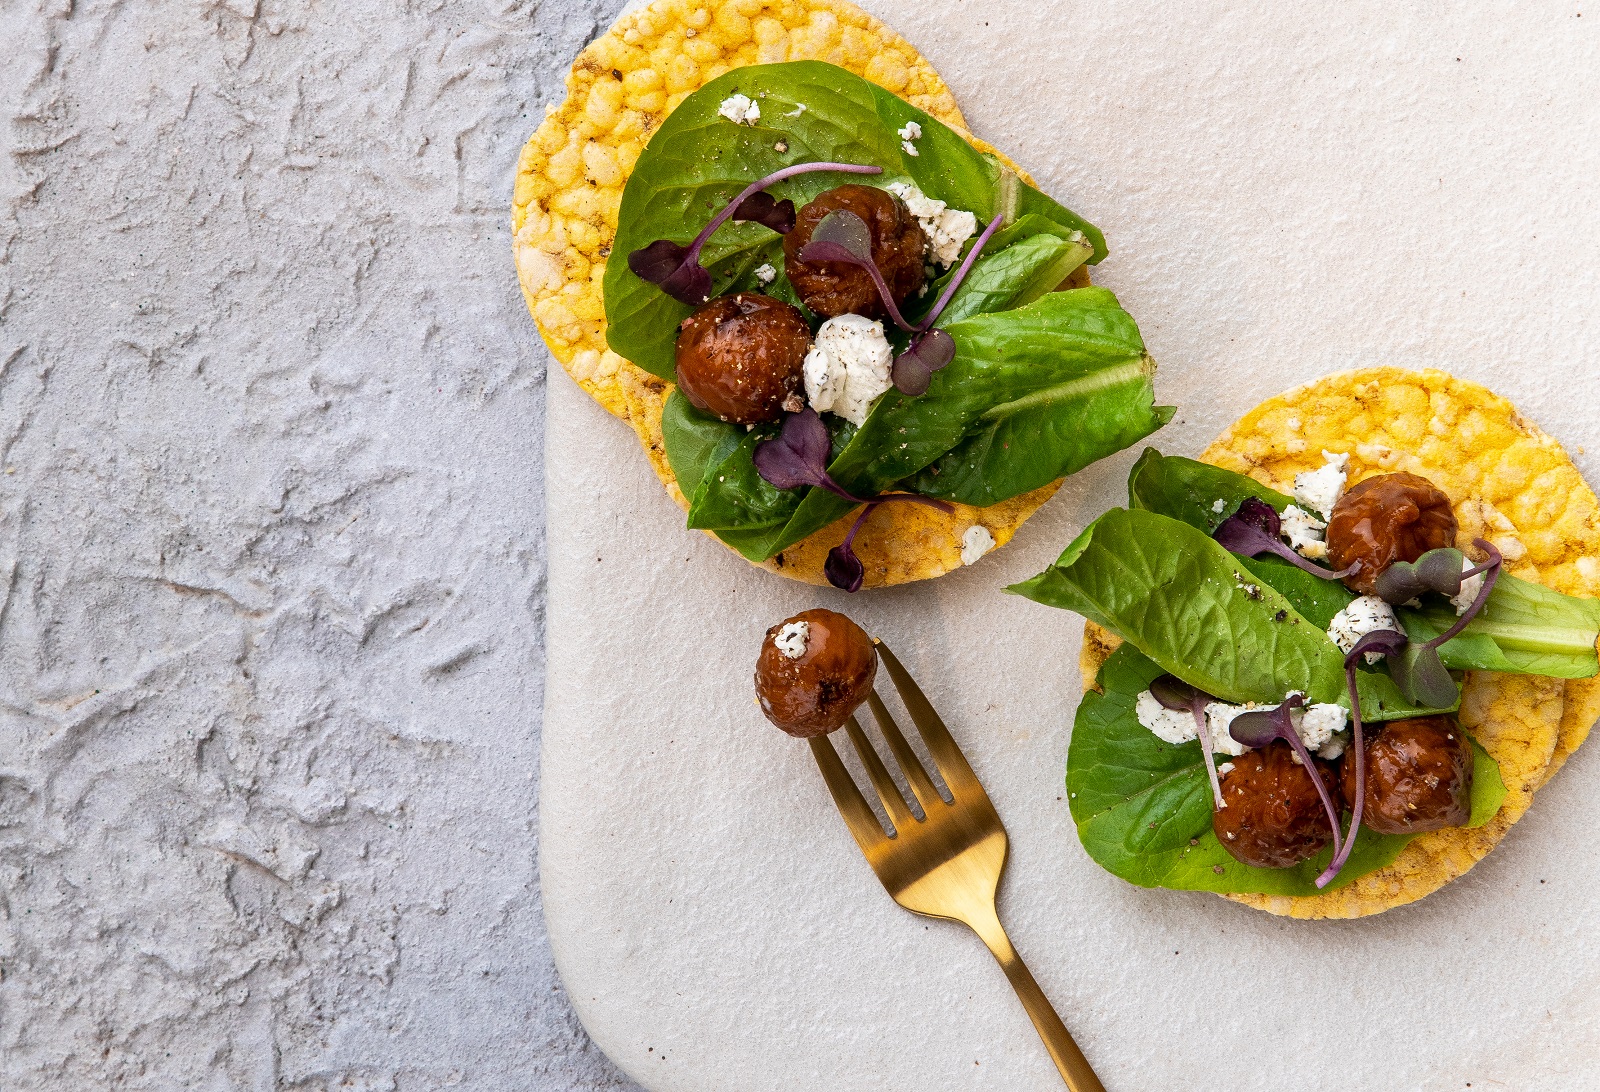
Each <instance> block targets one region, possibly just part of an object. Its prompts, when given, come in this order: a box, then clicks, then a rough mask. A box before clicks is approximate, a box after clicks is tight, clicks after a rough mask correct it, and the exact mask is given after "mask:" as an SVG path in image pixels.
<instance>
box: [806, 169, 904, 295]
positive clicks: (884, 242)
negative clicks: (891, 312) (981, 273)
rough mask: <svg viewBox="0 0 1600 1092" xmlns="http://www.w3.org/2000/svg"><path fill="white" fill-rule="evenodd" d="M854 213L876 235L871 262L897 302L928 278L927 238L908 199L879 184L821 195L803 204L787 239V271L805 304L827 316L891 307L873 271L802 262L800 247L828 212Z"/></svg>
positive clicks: (840, 263) (848, 186)
mask: <svg viewBox="0 0 1600 1092" xmlns="http://www.w3.org/2000/svg"><path fill="white" fill-rule="evenodd" d="M841 210H842V211H846V212H853V213H855V214H856V215H857V216H859V217H861V219H863V220H865V221H866V223H867V230H868V231H870V232H871V234H872V260H873V262H875V263H876V264H877V266H878V272H879V273H881V274H882V275H883V282H884V283H885V284H886V285H888V286H889V294H890V295H891V296H893V297H894V302H895V305H896V306H899V305H900V304H901V303H903V302H904V301H905V299H906V297H908V296H910V295H911V294H912V293H913V292H915V291H917V289H919V288H921V287H922V285H923V282H924V279H925V277H926V276H927V274H926V272H925V270H924V264H923V263H924V254H925V252H926V250H927V247H928V236H927V235H926V234H925V233H924V232H923V230H922V225H921V224H919V223H917V218H916V217H915V216H912V215H911V213H910V212H909V211H908V210H907V209H906V206H905V202H904V201H901V200H900V198H898V197H896V196H895V195H894V194H892V193H890V192H889V191H888V190H880V189H878V187H876V186H860V185H856V184H854V183H851V184H849V185H844V186H840V187H838V188H837V189H832V190H828V191H827V192H826V193H819V194H818V195H817V196H816V197H815V198H813V199H812V200H810V201H809V202H807V203H806V204H805V205H802V206H801V208H800V211H799V213H798V214H797V215H796V216H795V223H794V230H793V231H790V232H789V233H788V234H787V235H785V236H784V237H783V271H784V273H785V274H786V275H787V276H788V278H789V283H790V284H792V285H794V290H795V291H796V292H798V293H799V294H800V299H801V300H802V301H803V302H804V303H805V305H806V306H807V307H809V308H811V310H813V311H815V312H816V313H817V314H819V315H822V316H823V317H824V318H832V317H834V316H835V315H844V314H853V315H865V316H867V317H868V318H884V317H885V316H886V315H887V314H888V310H887V309H886V308H885V307H884V305H883V297H882V296H880V295H879V294H878V288H877V286H876V285H875V284H873V282H872V274H870V273H868V272H867V271H866V270H865V269H862V268H861V267H860V266H856V265H851V264H850V263H848V262H802V261H801V260H800V250H801V248H803V247H804V246H805V245H806V244H807V243H809V242H810V241H811V233H812V231H814V230H815V229H816V226H817V224H818V223H819V222H820V221H821V220H822V218H823V217H824V216H826V215H828V213H830V212H839V211H841Z"/></svg>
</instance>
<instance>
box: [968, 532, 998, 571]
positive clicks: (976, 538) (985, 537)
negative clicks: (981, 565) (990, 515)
mask: <svg viewBox="0 0 1600 1092" xmlns="http://www.w3.org/2000/svg"><path fill="white" fill-rule="evenodd" d="M992 549H994V536H993V535H991V534H990V533H989V528H987V527H985V526H984V525H983V524H981V523H974V524H973V525H972V526H971V527H968V528H967V530H966V533H965V534H963V535H962V536H961V564H963V565H971V564H972V563H973V562H974V561H977V560H978V559H979V558H980V557H982V556H983V555H984V554H986V553H988V552H989V551H990V550H992Z"/></svg>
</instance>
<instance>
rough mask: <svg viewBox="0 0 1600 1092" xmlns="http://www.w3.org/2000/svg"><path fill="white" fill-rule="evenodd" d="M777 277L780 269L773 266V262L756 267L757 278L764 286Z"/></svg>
mask: <svg viewBox="0 0 1600 1092" xmlns="http://www.w3.org/2000/svg"><path fill="white" fill-rule="evenodd" d="M777 277H778V271H777V270H776V269H773V268H772V263H771V262H768V263H767V264H766V265H763V266H758V267H757V268H756V280H758V281H760V282H761V284H762V286H763V287H765V286H766V285H769V284H771V283H772V282H773V281H774V280H776V279H777Z"/></svg>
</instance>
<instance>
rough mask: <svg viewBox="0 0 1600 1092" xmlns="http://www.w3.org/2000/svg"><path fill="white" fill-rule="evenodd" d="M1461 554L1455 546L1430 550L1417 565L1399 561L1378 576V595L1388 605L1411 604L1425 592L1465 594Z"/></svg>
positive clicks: (1375, 588)
mask: <svg viewBox="0 0 1600 1092" xmlns="http://www.w3.org/2000/svg"><path fill="white" fill-rule="evenodd" d="M1461 569H1462V556H1461V551H1460V550H1457V549H1455V548H1454V547H1451V546H1446V547H1442V548H1440V549H1438V550H1429V551H1428V552H1427V553H1425V554H1423V555H1422V556H1421V557H1419V558H1417V560H1416V561H1415V562H1410V561H1396V562H1394V563H1393V564H1391V565H1390V566H1389V567H1388V568H1387V569H1385V570H1383V572H1381V573H1379V574H1378V579H1377V581H1376V582H1375V585H1374V591H1375V592H1376V593H1377V595H1378V598H1380V599H1382V600H1383V601H1384V602H1385V603H1395V604H1399V603H1409V602H1411V600H1413V599H1415V598H1416V597H1417V596H1419V595H1421V594H1422V593H1423V592H1430V591H1434V592H1438V593H1440V594H1441V595H1458V594H1460V592H1461V581H1462V579H1463V576H1464V574H1463V573H1462V571H1461Z"/></svg>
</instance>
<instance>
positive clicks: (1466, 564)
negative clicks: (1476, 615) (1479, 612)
mask: <svg viewBox="0 0 1600 1092" xmlns="http://www.w3.org/2000/svg"><path fill="white" fill-rule="evenodd" d="M1471 568H1475V566H1474V565H1473V563H1472V559H1471V558H1467V557H1464V558H1462V559H1461V571H1462V572H1466V571H1467V570H1468V569H1471ZM1488 575H1489V574H1488V573H1479V574H1478V575H1477V576H1469V577H1467V578H1466V579H1465V580H1463V581H1462V582H1461V590H1460V591H1459V592H1457V593H1456V594H1455V595H1452V596H1451V597H1450V605H1451V606H1452V607H1454V608H1456V614H1457V615H1462V614H1465V613H1467V611H1469V610H1471V609H1472V604H1473V603H1474V602H1475V601H1476V600H1477V598H1478V593H1479V592H1481V591H1482V590H1483V579H1484V577H1486V576H1488Z"/></svg>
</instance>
